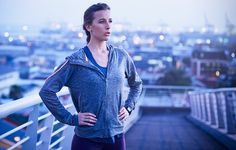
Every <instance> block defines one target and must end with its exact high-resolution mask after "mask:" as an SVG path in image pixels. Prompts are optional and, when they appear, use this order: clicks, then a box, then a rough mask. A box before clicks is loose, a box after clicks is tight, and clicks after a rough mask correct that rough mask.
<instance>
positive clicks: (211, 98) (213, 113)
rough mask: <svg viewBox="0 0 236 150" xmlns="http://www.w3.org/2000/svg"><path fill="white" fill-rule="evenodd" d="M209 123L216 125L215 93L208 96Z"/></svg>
mask: <svg viewBox="0 0 236 150" xmlns="http://www.w3.org/2000/svg"><path fill="white" fill-rule="evenodd" d="M209 105H210V107H209V110H210V123H211V124H212V125H216V97H215V93H210V94H209Z"/></svg>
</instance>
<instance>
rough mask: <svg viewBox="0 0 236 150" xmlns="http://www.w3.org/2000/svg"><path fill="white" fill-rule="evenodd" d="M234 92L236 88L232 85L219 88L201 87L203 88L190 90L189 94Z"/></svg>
mask: <svg viewBox="0 0 236 150" xmlns="http://www.w3.org/2000/svg"><path fill="white" fill-rule="evenodd" d="M230 91H231V92H232V91H236V88H234V87H230V88H218V89H204V90H203V89H201V90H195V91H191V92H189V94H202V93H215V92H230Z"/></svg>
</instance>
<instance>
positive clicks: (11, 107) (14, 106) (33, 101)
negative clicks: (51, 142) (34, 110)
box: [0, 87, 69, 118]
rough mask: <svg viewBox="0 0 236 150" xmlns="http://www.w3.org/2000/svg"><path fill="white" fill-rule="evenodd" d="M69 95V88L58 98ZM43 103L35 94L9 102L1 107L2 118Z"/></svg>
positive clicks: (59, 94)
mask: <svg viewBox="0 0 236 150" xmlns="http://www.w3.org/2000/svg"><path fill="white" fill-rule="evenodd" d="M67 94H69V90H68V88H66V87H64V88H63V89H61V91H60V92H59V93H58V94H57V95H58V96H63V95H67ZM40 103H42V100H41V98H40V97H39V96H38V95H37V94H35V95H31V96H27V97H24V98H20V99H17V100H15V101H11V102H8V103H6V104H2V105H0V110H1V113H0V118H5V117H7V116H8V115H10V114H13V113H15V112H17V111H20V110H23V109H25V108H28V107H31V106H34V105H37V104H40Z"/></svg>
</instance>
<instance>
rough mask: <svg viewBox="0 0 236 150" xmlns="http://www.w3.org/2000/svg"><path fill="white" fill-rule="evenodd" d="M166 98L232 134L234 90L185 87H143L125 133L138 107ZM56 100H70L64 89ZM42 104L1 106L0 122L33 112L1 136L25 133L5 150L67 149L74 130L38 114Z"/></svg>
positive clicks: (23, 102) (35, 99) (33, 101)
mask: <svg viewBox="0 0 236 150" xmlns="http://www.w3.org/2000/svg"><path fill="white" fill-rule="evenodd" d="M189 91H191V92H189ZM125 92H126V94H124V95H127V93H128V90H126V91H125ZM166 95H168V98H169V99H170V101H172V102H171V105H170V106H171V107H185V108H186V107H187V108H189V107H190V108H191V115H192V116H193V117H195V118H197V119H199V120H203V121H205V122H208V123H210V124H213V125H217V126H218V127H219V128H224V129H226V130H227V132H228V133H231V134H232V133H233V134H234V133H235V111H236V109H235V108H236V102H235V98H236V89H235V88H233V89H232V88H231V89H217V90H203V91H200V90H196V88H195V87H184V86H144V88H143V92H142V95H141V97H140V100H139V101H138V103H137V107H136V108H135V110H134V111H133V112H132V114H131V116H130V117H129V118H128V120H127V121H126V122H125V132H126V131H128V129H129V128H130V127H131V126H132V125H133V124H134V123H135V122H136V121H137V120H138V119H139V118H140V116H141V114H140V111H139V109H140V107H139V106H146V105H149V104H153V101H159V102H161V101H160V100H162V97H165V96H166ZM180 95H181V96H180ZM58 96H59V98H60V99H64V101H66V102H68V100H70V95H69V91H68V90H67V89H63V90H61V91H60V92H59V93H58ZM150 98H153V101H150ZM163 100H166V99H163ZM189 102H190V104H189ZM41 104H42V101H41V99H40V97H39V96H30V97H26V98H22V99H19V100H16V101H12V102H10V103H7V104H3V105H0V118H1V119H4V118H5V117H7V116H8V115H10V114H14V113H16V112H17V111H21V110H23V109H25V108H32V110H31V112H30V115H29V118H28V121H27V122H26V123H23V124H22V125H20V126H17V127H16V128H14V129H12V130H10V131H6V132H5V133H3V134H2V135H0V141H4V140H6V137H8V136H10V135H12V134H14V133H16V132H17V131H20V130H24V131H25V136H23V137H21V139H20V140H18V141H17V142H14V143H13V144H12V143H11V144H9V145H8V146H7V147H6V149H8V150H11V149H29V148H30V149H32V150H35V149H39V150H41V149H42V150H47V149H55V148H56V149H70V144H68V142H71V139H70V138H72V136H73V127H71V126H68V125H63V124H61V123H59V121H57V120H56V121H55V118H54V117H53V116H52V115H51V113H49V112H47V113H44V114H41V113H40V109H41ZM72 106H73V105H72V103H67V104H65V107H66V108H67V109H68V110H69V111H70V112H71V113H75V109H74V107H72ZM154 106H155V105H154ZM158 106H160V105H158ZM0 144H1V143H0Z"/></svg>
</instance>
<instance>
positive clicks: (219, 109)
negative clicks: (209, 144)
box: [216, 92, 225, 128]
mask: <svg viewBox="0 0 236 150" xmlns="http://www.w3.org/2000/svg"><path fill="white" fill-rule="evenodd" d="M216 104H217V116H218V128H225V126H224V118H223V106H222V105H223V100H222V99H221V95H220V93H219V92H217V93H216Z"/></svg>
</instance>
